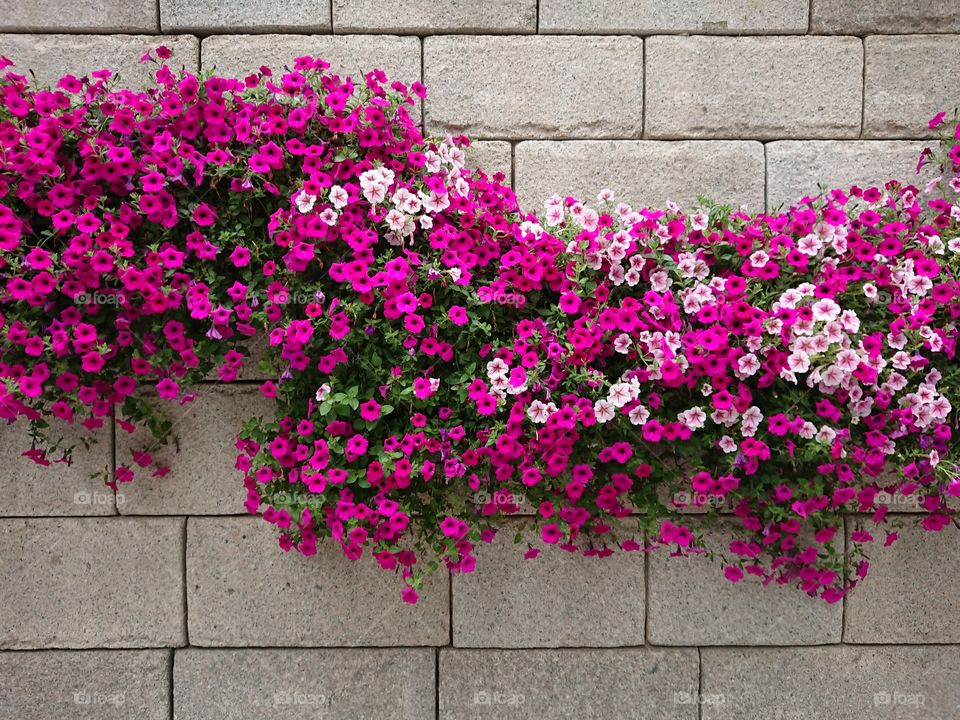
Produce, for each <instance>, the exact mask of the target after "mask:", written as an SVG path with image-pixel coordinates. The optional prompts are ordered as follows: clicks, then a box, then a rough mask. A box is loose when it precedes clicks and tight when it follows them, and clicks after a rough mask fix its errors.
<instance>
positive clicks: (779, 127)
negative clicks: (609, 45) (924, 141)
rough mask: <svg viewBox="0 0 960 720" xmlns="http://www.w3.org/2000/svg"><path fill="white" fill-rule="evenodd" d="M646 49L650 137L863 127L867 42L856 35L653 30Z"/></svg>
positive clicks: (833, 133)
mask: <svg viewBox="0 0 960 720" xmlns="http://www.w3.org/2000/svg"><path fill="white" fill-rule="evenodd" d="M646 54H647V67H646V73H647V87H646V105H647V113H646V134H647V136H648V137H652V138H666V137H716V138H719V137H734V138H740V137H742V138H758V139H779V138H839V137H857V136H858V135H859V133H860V119H861V117H860V116H861V100H862V70H863V46H862V44H861V42H860V40H858V39H856V38H840V37H835V38H824V37H820V38H818V37H776V38H764V37H740V38H720V37H702V36H701V37H653V38H650V39H648V40H647V53H646ZM787 78H789V81H787V80H786V79H787Z"/></svg>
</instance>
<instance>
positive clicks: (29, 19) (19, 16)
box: [0, 0, 160, 54]
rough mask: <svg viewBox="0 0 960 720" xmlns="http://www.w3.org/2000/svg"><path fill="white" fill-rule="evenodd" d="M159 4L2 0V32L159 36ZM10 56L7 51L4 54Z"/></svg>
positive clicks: (151, 0) (150, 1) (121, 0)
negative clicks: (152, 34)
mask: <svg viewBox="0 0 960 720" xmlns="http://www.w3.org/2000/svg"><path fill="white" fill-rule="evenodd" d="M159 28H160V25H159V20H158V16H157V3H156V1H155V0H100V1H99V2H77V3H67V2H62V1H61V0H37V2H20V0H0V30H2V31H4V32H19V33H31V32H40V33H44V32H51V31H56V30H66V31H69V32H96V33H125V32H126V33H129V32H134V33H136V32H157V30H158V29H159ZM3 53H4V54H6V51H5V50H4V51H3Z"/></svg>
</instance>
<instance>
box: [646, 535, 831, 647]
mask: <svg viewBox="0 0 960 720" xmlns="http://www.w3.org/2000/svg"><path fill="white" fill-rule="evenodd" d="M690 522H691V523H693V522H696V520H693V519H691V521H690ZM732 528H733V525H732V524H731V523H722V524H721V525H718V526H717V527H712V528H708V529H706V530H705V531H704V542H705V543H706V547H707V548H709V549H710V550H712V551H714V552H716V553H718V554H720V553H726V552H727V548H728V547H729V543H730V540H731V539H732V538H733V537H734V536H733V529H732ZM648 567H649V573H650V577H649V583H648V585H649V595H648V597H647V602H648V603H649V610H648V616H647V637H648V638H649V640H650V642H651V643H653V644H654V645H816V644H825V643H835V642H839V641H840V635H841V631H842V621H843V620H842V608H841V606H840V605H839V604H835V605H828V604H827V603H825V602H824V601H822V600H819V599H813V598H809V597H807V596H806V595H804V594H803V593H801V592H799V591H798V590H796V589H795V588H792V587H777V586H768V587H763V586H762V585H761V584H760V583H759V581H758V580H757V579H755V578H754V577H753V576H747V577H746V578H744V579H743V580H741V581H740V582H738V583H731V582H730V581H728V580H727V579H726V578H725V577H724V576H723V572H722V564H721V562H720V561H719V559H717V560H710V559H709V558H706V557H703V556H699V557H685V558H681V557H671V556H670V554H669V553H665V552H653V553H651V554H650V560H649V566H648Z"/></svg>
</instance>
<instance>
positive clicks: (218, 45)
mask: <svg viewBox="0 0 960 720" xmlns="http://www.w3.org/2000/svg"><path fill="white" fill-rule="evenodd" d="M201 54H202V62H203V68H204V69H205V70H210V69H212V68H214V67H216V70H217V73H218V74H220V75H231V76H233V75H239V76H242V75H245V74H248V73H251V72H254V71H256V70H257V68H259V67H260V66H261V65H266V66H268V67H270V68H273V69H274V70H281V69H282V68H283V67H284V66H288V65H292V64H293V60H294V58H296V57H299V56H300V55H313V56H315V57H316V56H319V57H322V58H323V59H324V60H326V61H327V62H329V63H330V66H331V70H332V71H333V72H337V73H340V74H343V75H352V76H353V77H354V78H358V79H361V80H362V78H363V73H366V72H369V71H370V70H373V69H374V68H380V69H382V70H383V71H384V72H386V73H387V74H388V75H389V76H390V79H391V80H402V81H404V82H411V81H413V80H419V79H420V41H419V40H418V39H417V38H412V37H406V38H400V37H394V36H390V35H382V36H378V37H368V36H356V35H355V36H352V37H350V36H336V35H218V36H216V37H208V38H206V39H205V40H204V41H203V48H202V53H201Z"/></svg>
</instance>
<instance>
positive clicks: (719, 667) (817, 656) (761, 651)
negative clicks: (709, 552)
mask: <svg viewBox="0 0 960 720" xmlns="http://www.w3.org/2000/svg"><path fill="white" fill-rule="evenodd" d="M701 662H702V664H703V669H702V681H701V686H702V689H701V694H700V706H701V708H702V710H703V715H702V717H703V720H767V719H770V720H773V719H774V718H776V719H777V720H781V719H782V720H805V719H806V718H830V719H831V720H863V718H877V719H878V720H879V719H881V718H898V719H900V720H945V719H946V718H955V717H957V707H958V706H960V670H958V669H957V667H958V663H960V648H957V647H860V648H857V647H849V646H846V647H845V646H836V647H823V648H704V649H703V650H702V651H701Z"/></svg>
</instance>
